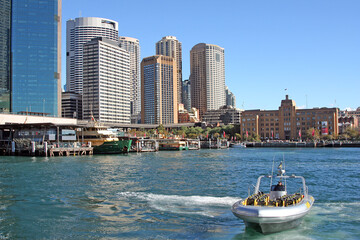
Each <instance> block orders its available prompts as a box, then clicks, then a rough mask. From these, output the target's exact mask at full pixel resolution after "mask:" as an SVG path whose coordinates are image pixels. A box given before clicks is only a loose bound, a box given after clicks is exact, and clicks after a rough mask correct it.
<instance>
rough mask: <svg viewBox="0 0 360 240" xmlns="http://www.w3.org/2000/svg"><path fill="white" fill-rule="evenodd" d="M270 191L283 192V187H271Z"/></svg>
mask: <svg viewBox="0 0 360 240" xmlns="http://www.w3.org/2000/svg"><path fill="white" fill-rule="evenodd" d="M271 191H285V186H284V185H272V186H271Z"/></svg>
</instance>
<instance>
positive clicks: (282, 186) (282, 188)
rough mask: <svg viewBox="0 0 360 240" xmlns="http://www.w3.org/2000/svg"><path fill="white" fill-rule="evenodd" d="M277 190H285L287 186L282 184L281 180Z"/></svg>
mask: <svg viewBox="0 0 360 240" xmlns="http://www.w3.org/2000/svg"><path fill="white" fill-rule="evenodd" d="M275 191H285V186H284V185H283V184H282V182H281V181H279V182H278V184H277V185H276V187H275Z"/></svg>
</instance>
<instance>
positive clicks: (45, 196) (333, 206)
mask: <svg viewBox="0 0 360 240" xmlns="http://www.w3.org/2000/svg"><path fill="white" fill-rule="evenodd" d="M274 157H275V161H277V162H279V161H280V160H281V159H282V158H283V157H284V158H285V160H286V170H287V174H293V173H294V174H297V175H302V176H304V177H305V179H306V180H307V184H308V187H309V193H310V194H311V195H313V196H314V197H315V199H316V201H315V204H314V207H313V209H312V210H311V212H310V214H308V215H307V216H306V217H305V218H304V221H303V223H302V224H301V225H300V226H299V227H298V228H296V229H293V230H289V231H285V232H281V233H276V234H271V235H266V236H264V235H262V234H260V233H258V232H255V231H254V230H252V229H245V226H244V224H243V222H242V221H241V220H240V219H237V218H236V217H235V216H234V215H233V214H232V213H231V210H230V208H231V205H232V204H233V203H234V202H235V201H237V200H238V199H239V198H245V197H247V195H248V189H249V186H250V185H251V184H255V183H256V179H257V177H258V176H259V175H261V174H269V173H270V172H271V167H272V162H273V159H274ZM0 167H1V170H0V238H1V239H249V238H258V239H360V227H359V226H360V194H359V192H358V190H359V186H360V148H326V149H325V148H311V149H307V148H306V149H305V148H303V149H279V148H277V149H271V148H247V149H240V148H230V149H223V150H217V149H207V150H199V151H179V152H156V153H138V154H137V153H134V154H128V155H94V156H76V157H53V158H45V157H33V158H32V157H4V156H2V157H0ZM264 190H267V189H265V188H264Z"/></svg>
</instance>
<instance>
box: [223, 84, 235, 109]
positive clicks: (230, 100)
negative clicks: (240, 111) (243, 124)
mask: <svg viewBox="0 0 360 240" xmlns="http://www.w3.org/2000/svg"><path fill="white" fill-rule="evenodd" d="M225 96H226V105H227V106H232V107H234V108H235V107H236V98H235V95H234V94H233V93H232V92H231V91H230V90H229V88H228V87H227V86H225Z"/></svg>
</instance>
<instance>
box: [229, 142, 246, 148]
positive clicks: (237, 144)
mask: <svg viewBox="0 0 360 240" xmlns="http://www.w3.org/2000/svg"><path fill="white" fill-rule="evenodd" d="M230 147H233V148H246V143H230Z"/></svg>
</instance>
